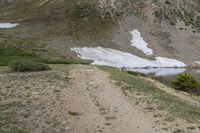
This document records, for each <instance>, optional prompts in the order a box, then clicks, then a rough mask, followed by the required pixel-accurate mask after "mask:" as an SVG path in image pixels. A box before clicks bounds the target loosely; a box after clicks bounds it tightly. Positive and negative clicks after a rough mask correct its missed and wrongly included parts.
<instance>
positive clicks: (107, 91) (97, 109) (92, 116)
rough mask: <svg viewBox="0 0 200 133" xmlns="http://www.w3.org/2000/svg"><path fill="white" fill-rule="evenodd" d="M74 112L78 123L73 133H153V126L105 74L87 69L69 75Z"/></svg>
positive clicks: (94, 69)
mask: <svg viewBox="0 0 200 133" xmlns="http://www.w3.org/2000/svg"><path fill="white" fill-rule="evenodd" d="M70 78H73V83H72V87H73V89H72V91H73V93H71V95H72V97H71V98H72V99H71V100H72V101H73V102H74V104H73V105H72V107H73V109H74V110H76V111H77V112H80V113H81V114H82V115H81V116H80V119H78V120H75V121H74V123H73V125H74V126H73V128H72V132H74V133H80V132H81V133H84V132H89V133H94V132H106V133H133V132H134V133H147V132H148V133H154V132H156V131H155V130H154V129H153V123H152V121H151V120H150V117H148V116H147V115H146V114H144V113H143V112H142V111H140V110H136V108H134V106H133V105H132V104H130V103H129V102H128V101H127V100H126V98H125V96H124V94H123V93H122V91H121V90H120V88H119V87H117V86H115V85H114V84H113V82H111V81H110V80H109V78H108V74H107V73H105V72H103V71H101V70H99V69H97V68H94V67H93V68H88V67H78V68H74V69H73V70H72V71H71V72H70Z"/></svg>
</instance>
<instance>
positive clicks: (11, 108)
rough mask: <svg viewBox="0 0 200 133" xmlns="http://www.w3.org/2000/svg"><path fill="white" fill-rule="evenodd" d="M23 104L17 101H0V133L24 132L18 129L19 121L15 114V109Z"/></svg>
mask: <svg viewBox="0 0 200 133" xmlns="http://www.w3.org/2000/svg"><path fill="white" fill-rule="evenodd" d="M24 106H25V105H24V104H22V103H21V102H17V101H14V102H10V103H0V133H25V132H24V131H23V130H21V129H20V124H21V122H20V121H19V120H18V118H17V117H16V114H15V113H16V112H15V110H17V109H21V108H22V107H24Z"/></svg>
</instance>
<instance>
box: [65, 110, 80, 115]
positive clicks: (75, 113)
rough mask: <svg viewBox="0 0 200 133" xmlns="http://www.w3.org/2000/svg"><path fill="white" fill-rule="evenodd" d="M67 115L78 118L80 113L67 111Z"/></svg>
mask: <svg viewBox="0 0 200 133" xmlns="http://www.w3.org/2000/svg"><path fill="white" fill-rule="evenodd" d="M68 114H69V115H72V116H80V113H78V112H72V111H68Z"/></svg>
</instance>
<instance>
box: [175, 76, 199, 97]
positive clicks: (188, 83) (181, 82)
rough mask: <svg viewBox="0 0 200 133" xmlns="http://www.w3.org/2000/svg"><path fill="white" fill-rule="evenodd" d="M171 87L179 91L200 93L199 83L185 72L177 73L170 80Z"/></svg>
mask: <svg viewBox="0 0 200 133" xmlns="http://www.w3.org/2000/svg"><path fill="white" fill-rule="evenodd" d="M172 87H174V88H175V89H177V90H180V91H185V92H189V93H195V94H198V95H199V94H200V83H199V81H198V80H197V79H196V78H195V77H193V76H192V75H190V74H186V73H185V74H180V75H178V76H177V78H176V79H175V80H174V81H172Z"/></svg>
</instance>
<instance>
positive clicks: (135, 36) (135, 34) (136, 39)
mask: <svg viewBox="0 0 200 133" xmlns="http://www.w3.org/2000/svg"><path fill="white" fill-rule="evenodd" d="M130 33H131V34H132V40H131V43H132V44H131V46H134V47H136V48H137V49H139V50H141V51H143V53H144V54H146V55H153V50H152V49H150V48H148V43H146V42H145V41H144V39H143V38H142V36H141V33H140V32H139V31H138V30H137V29H136V30H133V31H130Z"/></svg>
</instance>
